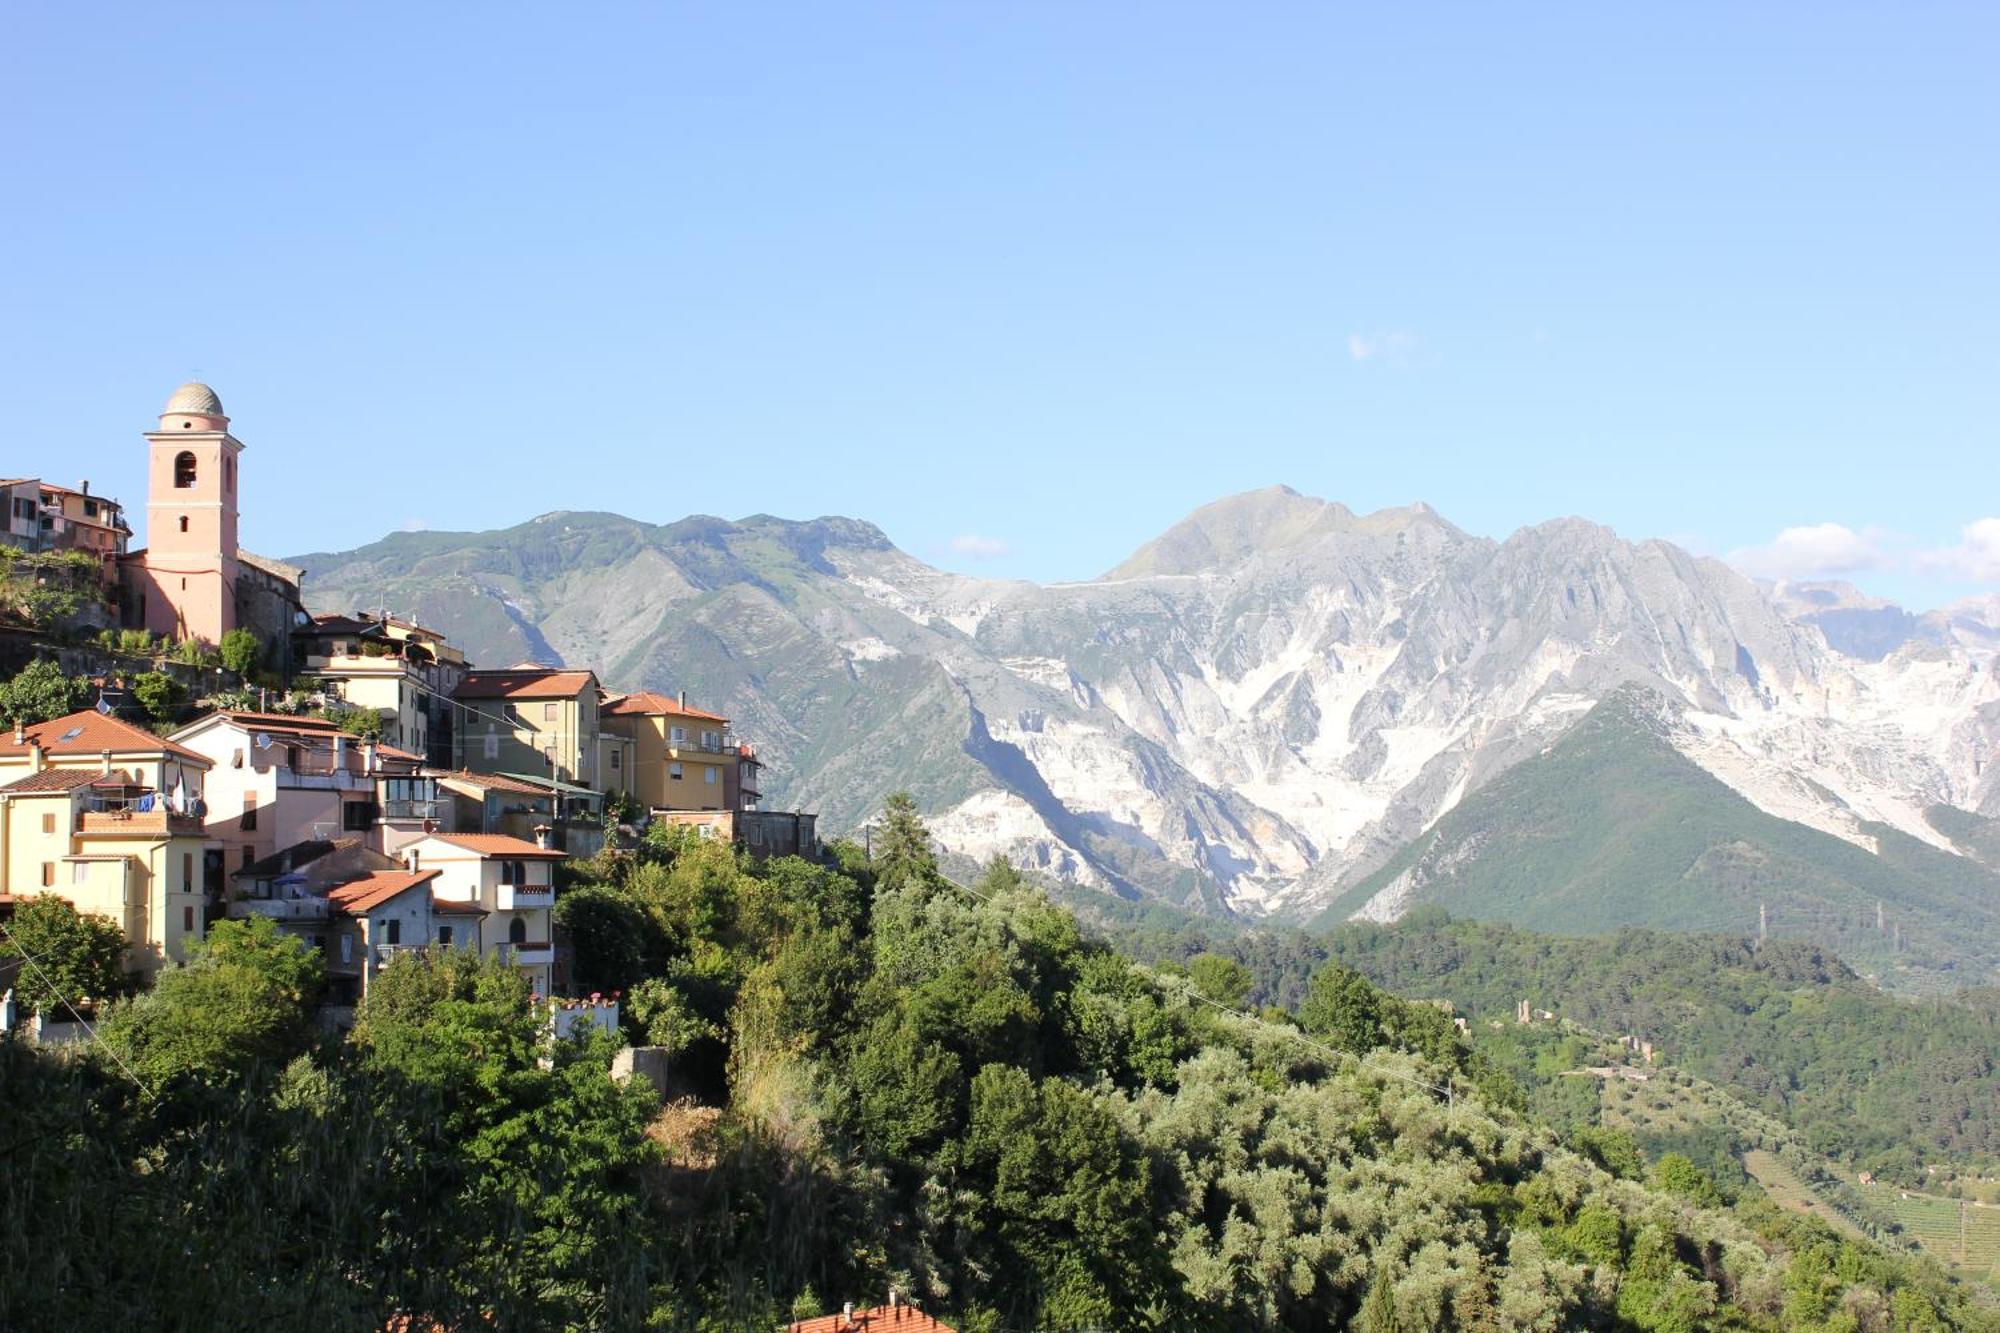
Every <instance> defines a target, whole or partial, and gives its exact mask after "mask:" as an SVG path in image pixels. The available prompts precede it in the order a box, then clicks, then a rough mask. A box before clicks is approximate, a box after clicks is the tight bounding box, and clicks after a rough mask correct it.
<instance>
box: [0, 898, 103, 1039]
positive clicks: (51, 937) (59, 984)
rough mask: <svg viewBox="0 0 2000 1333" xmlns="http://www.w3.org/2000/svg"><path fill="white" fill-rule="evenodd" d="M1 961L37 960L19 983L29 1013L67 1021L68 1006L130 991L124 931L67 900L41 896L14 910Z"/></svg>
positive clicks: (2, 941) (18, 990) (0, 940)
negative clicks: (125, 963) (56, 1017)
mask: <svg viewBox="0 0 2000 1333" xmlns="http://www.w3.org/2000/svg"><path fill="white" fill-rule="evenodd" d="M0 958H22V959H28V958H32V959H33V960H34V963H33V965H32V966H29V965H27V964H25V963H24V964H23V965H22V967H21V970H20V973H19V975H18V977H17V978H16V980H15V983H14V984H15V988H16V993H17V994H18V996H19V997H20V1000H21V1003H22V1004H23V1005H25V1006H26V1007H27V1008H28V1009H30V1010H32V1011H34V1012H36V1013H40V1014H45V1015H51V1016H67V1013H66V1010H65V1008H64V1003H65V1001H67V1002H68V1003H70V1004H84V1003H88V1002H92V1001H98V1000H109V999H112V998H114V997H116V996H118V995H120V994H122V993H123V992H124V990H125V973H124V958H125V932H124V931H122V930H120V929H119V927H118V923H117V922H116V921H113V920H112V919H111V918H110V917H108V916H99V915H97V914H95V913H82V912H78V911H77V910H76V908H75V907H73V906H71V905H70V903H69V902H68V900H67V899H64V898H59V897H57V896H56V895H55V894H53V893H44V894H38V895H36V896H35V897H33V898H30V899H28V900H27V901H26V902H24V903H22V904H20V905H19V906H18V907H16V908H15V909H14V919H13V921H12V922H10V923H8V926H7V933H6V935H4V936H0Z"/></svg>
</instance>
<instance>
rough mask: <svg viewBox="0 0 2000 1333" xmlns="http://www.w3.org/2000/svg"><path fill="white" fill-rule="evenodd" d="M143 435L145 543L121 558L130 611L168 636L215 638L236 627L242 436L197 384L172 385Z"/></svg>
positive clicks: (209, 391)
mask: <svg viewBox="0 0 2000 1333" xmlns="http://www.w3.org/2000/svg"><path fill="white" fill-rule="evenodd" d="M146 442H147V444H148V445H150V446H151V448H152V459H151V462H150V464H149V472H148V478H149V480H148V484H147V488H146V549H145V551H144V552H143V553H140V554H138V556H137V558H136V559H128V562H127V564H128V568H130V569H131V573H132V575H133V576H134V577H133V578H132V593H133V595H134V597H135V599H136V600H135V603H134V604H133V606H132V612H133V618H134V619H136V620H137V621H138V622H139V623H140V624H141V625H143V626H144V627H145V628H147V629H149V630H152V631H153V632H155V633H157V634H164V635H166V636H168V637H169V638H174V639H205V640H207V641H208V642H209V643H211V644H213V643H217V642H219V641H220V640H221V638H222V636H223V635H224V634H226V633H228V632H229V631H230V630H232V629H234V628H235V627H236V576H237V570H238V565H237V559H236V552H237V546H236V508H237V504H236V497H237V483H238V477H237V466H236V465H237V458H238V456H239V455H241V454H242V452H243V442H242V441H241V440H238V439H237V438H236V437H235V436H233V435H231V434H230V433H229V418H228V417H227V416H225V415H223V411H222V400H221V399H220V398H218V397H216V393H215V390H213V389H211V388H209V387H208V386H207V385H206V384H198V383H189V384H183V385H182V386H181V387H180V388H178V389H176V390H174V396H173V397H171V398H169V399H168V400H167V406H166V410H165V411H164V412H162V413H161V414H160V426H159V429H158V430H150V431H147V432H146ZM132 566H137V568H132Z"/></svg>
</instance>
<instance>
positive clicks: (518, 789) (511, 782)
mask: <svg viewBox="0 0 2000 1333" xmlns="http://www.w3.org/2000/svg"><path fill="white" fill-rule="evenodd" d="M434 776H435V777H436V778H437V780H438V781H439V782H461V783H464V784H465V785H466V786H468V787H480V788H483V789H485V790H486V791H511V792H513V793H515V794H516V795H520V796H547V795H548V794H549V789H548V788H547V787H537V786H536V785H535V784H534V783H532V782H519V781H516V780H515V779H513V778H504V777H501V776H500V775H499V774H498V773H474V772H472V771H471V770H470V769H464V768H461V769H458V770H457V771H455V772H451V773H438V774H435V775H434Z"/></svg>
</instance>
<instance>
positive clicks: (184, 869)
mask: <svg viewBox="0 0 2000 1333" xmlns="http://www.w3.org/2000/svg"><path fill="white" fill-rule="evenodd" d="M181 892H182V893H193V892H194V853H193V852H182V853H181Z"/></svg>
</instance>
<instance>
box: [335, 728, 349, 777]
mask: <svg viewBox="0 0 2000 1333" xmlns="http://www.w3.org/2000/svg"><path fill="white" fill-rule="evenodd" d="M346 767H347V733H346V732H344V731H336V732H334V733H333V771H334V772H336V773H338V772H340V771H341V770H342V769H344V768H346Z"/></svg>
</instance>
